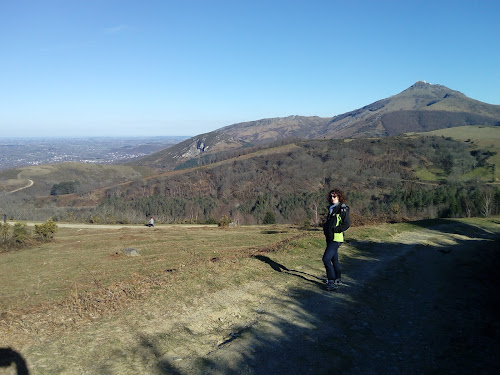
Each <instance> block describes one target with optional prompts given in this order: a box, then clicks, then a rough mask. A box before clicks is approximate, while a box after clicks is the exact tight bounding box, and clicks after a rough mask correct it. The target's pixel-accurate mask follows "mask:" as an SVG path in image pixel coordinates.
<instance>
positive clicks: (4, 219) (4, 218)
mask: <svg viewBox="0 0 500 375" xmlns="http://www.w3.org/2000/svg"><path fill="white" fill-rule="evenodd" d="M3 222H4V223H6V222H7V215H6V214H3Z"/></svg>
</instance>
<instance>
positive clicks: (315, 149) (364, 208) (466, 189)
mask: <svg viewBox="0 0 500 375" xmlns="http://www.w3.org/2000/svg"><path fill="white" fill-rule="evenodd" d="M493 154H494V153H492V152H491V151H484V150H478V149H477V148H472V147H471V145H470V142H463V141H462V142H459V141H455V140H453V139H451V138H445V137H421V136H398V137H388V138H378V139H354V140H311V141H300V142H298V141H297V142H294V143H292V144H289V145H286V146H280V147H276V148H273V149H267V150H261V151H258V152H255V153H251V154H247V155H242V156H239V157H235V158H232V159H229V160H225V161H219V162H215V163H213V164H210V165H207V166H204V167H198V168H193V169H188V170H183V171H177V172H169V173H164V174H162V175H158V176H155V177H151V178H148V179H141V180H136V181H134V182H131V183H128V184H122V185H119V186H116V187H114V188H110V189H107V190H106V191H105V192H101V193H102V194H103V195H102V197H103V199H102V200H100V201H99V204H98V205H97V206H95V207H94V208H92V209H90V208H89V209H87V210H85V211H81V212H80V213H79V215H86V217H85V220H89V221H92V222H140V221H143V220H144V219H145V217H146V216H148V215H154V216H155V217H156V219H157V221H158V222H207V221H210V222H217V221H219V220H220V218H221V217H222V216H224V215H227V216H228V217H229V218H230V220H232V221H234V222H236V223H240V224H253V223H262V222H274V221H275V222H278V223H296V224H312V225H316V224H318V223H319V222H320V220H321V216H322V215H323V214H324V210H325V204H326V199H325V194H326V192H327V191H328V190H329V189H330V188H332V187H340V188H341V189H345V190H346V191H347V193H348V200H349V202H348V203H349V205H350V206H351V209H352V213H353V217H354V219H355V221H358V222H359V221H362V220H363V219H367V218H374V217H379V218H384V219H390V220H404V219H405V218H435V217H461V216H475V215H488V214H492V213H498V212H500V207H499V206H498V204H499V202H500V199H499V198H500V196H499V190H498V188H497V187H496V185H494V184H492V182H494V181H493V180H494V177H493V176H494V174H493V173H494V166H493V165H489V164H488V162H487V158H488V157H489V156H491V155H493ZM474 171H475V172H476V173H473V172H474ZM74 199H77V198H74ZM82 199H83V198H82ZM52 202H53V203H54V202H56V204H59V206H62V204H60V203H57V201H52ZM72 205H78V204H76V203H75V201H72Z"/></svg>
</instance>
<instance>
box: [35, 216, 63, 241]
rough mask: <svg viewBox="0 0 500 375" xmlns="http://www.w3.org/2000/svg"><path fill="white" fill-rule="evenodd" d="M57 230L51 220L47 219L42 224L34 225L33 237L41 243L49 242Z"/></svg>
mask: <svg viewBox="0 0 500 375" xmlns="http://www.w3.org/2000/svg"><path fill="white" fill-rule="evenodd" d="M57 229H58V228H57V225H56V223H55V222H54V221H53V220H52V219H49V220H47V221H46V222H45V223H43V224H38V225H36V224H35V235H36V236H37V237H38V238H40V239H41V240H42V241H51V240H52V239H53V238H54V234H55V233H56V232H57Z"/></svg>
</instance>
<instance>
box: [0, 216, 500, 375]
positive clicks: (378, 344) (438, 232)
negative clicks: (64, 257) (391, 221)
mask: <svg viewBox="0 0 500 375" xmlns="http://www.w3.org/2000/svg"><path fill="white" fill-rule="evenodd" d="M455 232H458V233H460V234H456V233H455ZM499 233H500V229H498V230H497V231H496V232H492V231H489V230H485V229H481V228H478V227H475V226H470V225H465V224H464V225H459V226H458V227H457V226H456V225H454V226H449V227H448V226H441V227H436V228H433V229H425V228H422V229H421V230H419V231H418V232H404V233H401V234H399V235H396V236H394V237H393V238H392V240H391V241H390V242H384V243H377V242H373V241H351V242H348V243H347V244H345V245H343V246H344V247H346V246H348V247H350V248H351V249H353V250H354V251H351V252H350V254H352V256H350V257H347V256H345V255H344V256H343V257H342V258H341V262H342V265H343V268H344V273H345V275H344V277H343V278H344V281H345V283H346V285H345V286H343V287H342V289H340V290H339V291H338V292H327V291H325V290H324V286H323V284H322V280H321V278H322V277H323V274H324V269H323V265H322V263H321V260H320V257H321V250H318V254H317V255H318V256H317V259H318V260H317V262H314V263H312V264H311V265H310V266H304V267H302V268H297V269H291V266H290V264H280V263H279V262H278V259H279V258H278V255H277V254H274V253H268V254H263V255H259V256H257V257H255V258H253V259H250V260H249V261H250V262H252V263H251V265H252V267H265V268H266V269H268V271H269V274H270V275H272V277H271V278H269V280H256V281H249V282H248V283H244V284H242V285H239V286H228V287H227V288H226V289H224V290H222V291H220V292H217V293H210V294H206V295H204V296H202V297H195V298H193V299H191V300H190V302H189V304H188V303H186V304H182V303H181V304H180V305H176V303H175V301H170V302H167V303H171V305H167V306H166V305H165V303H166V302H165V301H162V300H160V299H158V301H151V302H150V303H148V304H147V305H144V308H141V307H140V306H139V307H136V308H133V309H130V311H128V312H126V313H122V314H121V315H120V317H118V316H117V317H116V318H117V319H108V320H106V321H103V322H101V323H100V324H99V325H93V324H89V325H88V326H86V327H82V328H81V330H80V334H79V335H78V337H77V338H74V337H73V338H72V339H69V338H68V337H65V335H60V336H59V337H57V338H54V337H50V338H49V337H48V338H40V340H39V342H38V343H37V344H36V345H32V346H30V347H28V348H25V350H23V355H24V356H25V357H26V358H29V365H30V369H32V370H33V371H32V374H137V373H147V374H266V375H267V374H349V375H351V374H352V375H358V374H359V375H361V374H363V375H365V374H493V373H498V371H499V370H500V365H499V362H498V360H497V358H499V357H500V356H499V354H500V353H499V351H498V349H497V348H498V329H499V325H498V313H499V312H500V308H499V304H498V302H497V296H498V291H499V281H500V280H499V276H498V275H499V273H498V268H499V266H500V261H499V257H498V255H497V253H498V250H497V249H498V248H499V246H498V245H499V244H500V241H499ZM341 249H342V248H341ZM344 253H347V252H344ZM42 348H43V353H41V352H42ZM47 352H48V353H51V355H50V356H49V357H48V356H47V355H46V354H44V353H47ZM1 371H2V370H1V369H0V374H1V373H2V372H1Z"/></svg>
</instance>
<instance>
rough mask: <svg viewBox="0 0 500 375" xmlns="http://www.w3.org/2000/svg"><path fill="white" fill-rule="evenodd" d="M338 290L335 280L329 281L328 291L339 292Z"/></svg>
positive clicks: (327, 284)
mask: <svg viewBox="0 0 500 375" xmlns="http://www.w3.org/2000/svg"><path fill="white" fill-rule="evenodd" d="M338 288H339V287H338V285H337V284H335V281H333V280H328V282H327V283H326V290H337V289H338Z"/></svg>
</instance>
